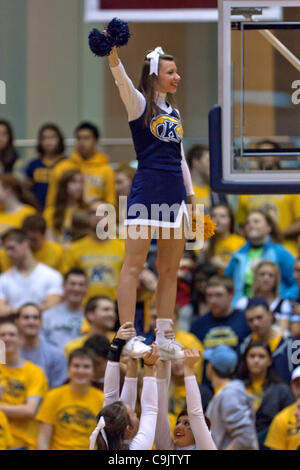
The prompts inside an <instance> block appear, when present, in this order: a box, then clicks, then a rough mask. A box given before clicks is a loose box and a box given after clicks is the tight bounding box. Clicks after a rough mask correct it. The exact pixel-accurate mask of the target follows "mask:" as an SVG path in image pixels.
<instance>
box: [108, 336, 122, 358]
mask: <svg viewBox="0 0 300 470" xmlns="http://www.w3.org/2000/svg"><path fill="white" fill-rule="evenodd" d="M125 344H126V341H125V339H120V338H114V339H113V340H112V342H111V344H110V348H109V353H108V356H107V359H108V361H112V362H120V357H121V353H122V349H123V347H124V346H125Z"/></svg>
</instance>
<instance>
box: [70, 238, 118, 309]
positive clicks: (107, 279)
mask: <svg viewBox="0 0 300 470" xmlns="http://www.w3.org/2000/svg"><path fill="white" fill-rule="evenodd" d="M124 253H125V246H124V240H110V239H109V240H105V241H99V242H98V241H95V240H93V239H92V238H91V237H90V236H86V237H84V238H82V239H81V240H78V241H76V242H74V243H71V245H70V246H69V248H68V249H67V250H66V251H65V253H64V260H63V266H62V273H63V274H65V273H66V272H67V271H68V270H69V269H71V268H80V269H83V270H84V271H85V272H86V274H87V277H88V283H89V288H88V293H87V295H86V298H85V300H87V299H90V298H91V297H93V296H95V295H105V296H107V297H109V298H111V299H112V300H116V299H117V287H118V282H119V275H120V271H121V268H122V265H123V260H124Z"/></svg>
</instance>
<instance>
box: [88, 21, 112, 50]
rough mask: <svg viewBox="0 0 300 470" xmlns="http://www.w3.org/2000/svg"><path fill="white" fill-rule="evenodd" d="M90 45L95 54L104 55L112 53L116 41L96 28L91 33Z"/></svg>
mask: <svg viewBox="0 0 300 470" xmlns="http://www.w3.org/2000/svg"><path fill="white" fill-rule="evenodd" d="M89 46H90V49H91V51H92V52H93V53H94V54H95V55H97V56H100V57H104V56H106V55H109V54H110V51H111V50H112V47H113V46H114V41H113V39H112V38H111V37H110V36H108V35H106V34H104V33H101V32H100V31H99V30H98V29H96V28H94V29H93V30H92V31H91V32H90V34H89Z"/></svg>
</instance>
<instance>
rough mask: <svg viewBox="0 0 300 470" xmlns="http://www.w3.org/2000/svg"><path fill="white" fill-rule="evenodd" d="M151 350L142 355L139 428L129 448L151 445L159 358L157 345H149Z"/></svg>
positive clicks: (135, 448) (144, 447) (145, 448)
mask: <svg viewBox="0 0 300 470" xmlns="http://www.w3.org/2000/svg"><path fill="white" fill-rule="evenodd" d="M151 347H152V351H149V352H147V353H146V354H145V356H144V379H143V390H142V395H141V408H142V413H141V418H140V425H139V430H138V432H137V434H136V436H135V437H134V438H133V440H132V441H131V443H130V447H129V448H130V450H151V449H152V447H153V442H154V436H155V428H156V420H157V412H158V407H157V384H156V377H155V376H154V365H155V363H156V361H157V360H158V358H159V352H158V347H157V345H156V344H155V343H153V344H152V345H151Z"/></svg>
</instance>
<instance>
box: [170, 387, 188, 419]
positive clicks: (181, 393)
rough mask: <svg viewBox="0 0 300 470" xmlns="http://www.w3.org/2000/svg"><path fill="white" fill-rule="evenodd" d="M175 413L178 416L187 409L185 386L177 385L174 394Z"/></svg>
mask: <svg viewBox="0 0 300 470" xmlns="http://www.w3.org/2000/svg"><path fill="white" fill-rule="evenodd" d="M172 402H173V407H172V408H173V410H172V411H173V413H174V415H175V416H178V415H179V413H180V412H181V411H182V410H184V408H186V393H185V385H176V386H174V388H173V393H172Z"/></svg>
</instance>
